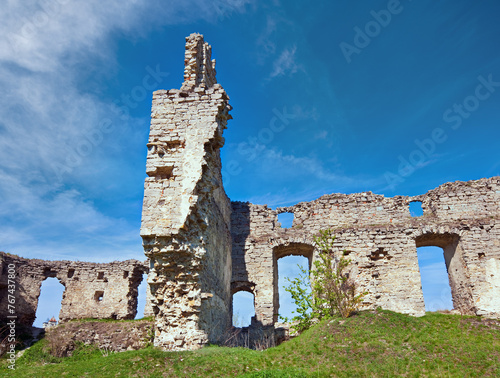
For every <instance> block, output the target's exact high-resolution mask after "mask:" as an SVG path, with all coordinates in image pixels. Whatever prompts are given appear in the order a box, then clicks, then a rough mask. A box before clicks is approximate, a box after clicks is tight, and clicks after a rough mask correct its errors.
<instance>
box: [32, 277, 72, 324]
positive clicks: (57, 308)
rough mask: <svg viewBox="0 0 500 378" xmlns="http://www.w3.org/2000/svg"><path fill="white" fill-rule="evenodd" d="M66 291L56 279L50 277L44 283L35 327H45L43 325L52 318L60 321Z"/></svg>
mask: <svg viewBox="0 0 500 378" xmlns="http://www.w3.org/2000/svg"><path fill="white" fill-rule="evenodd" d="M64 289H65V287H64V285H63V284H62V283H60V282H59V280H58V279H57V278H55V277H49V278H47V279H45V280H44V281H43V282H42V286H41V288H40V297H38V306H37V308H36V319H35V322H34V323H33V326H34V327H43V324H44V323H49V321H50V320H51V319H52V318H54V319H55V320H56V321H57V322H58V321H59V312H61V302H62V299H63V293H64Z"/></svg>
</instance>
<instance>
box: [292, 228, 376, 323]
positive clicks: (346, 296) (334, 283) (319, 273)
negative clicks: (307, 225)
mask: <svg viewBox="0 0 500 378" xmlns="http://www.w3.org/2000/svg"><path fill="white" fill-rule="evenodd" d="M314 241H315V244H316V248H317V250H318V255H317V256H318V258H317V260H316V261H315V262H314V267H313V269H312V271H311V272H309V271H308V270H307V269H304V268H302V267H301V266H299V269H300V270H301V273H300V275H299V277H298V278H295V279H293V280H291V279H289V278H287V280H288V282H290V285H289V286H288V287H285V290H286V291H288V292H289V293H290V295H291V296H292V299H293V301H294V302H295V305H296V307H297V309H296V313H297V315H296V316H295V317H293V318H292V321H294V322H296V324H294V325H293V326H292V328H294V329H295V330H296V331H298V332H302V331H304V330H305V329H308V328H309V327H310V326H311V325H312V324H313V322H314V321H317V320H321V319H324V318H330V317H335V316H341V317H343V318H347V317H349V316H351V315H353V314H354V313H355V312H356V311H357V310H358V309H359V306H360V304H361V301H362V299H363V297H364V295H365V294H366V293H361V294H357V293H356V285H355V283H354V281H353V280H352V278H350V277H349V272H348V267H349V263H350V262H351V260H349V259H347V258H346V257H345V256H344V254H342V256H339V257H337V258H336V257H335V256H334V253H333V243H334V241H335V236H334V235H333V231H332V230H320V231H319V235H318V236H315V237H314ZM344 253H345V251H344ZM309 287H310V288H311V290H308V288H309ZM284 320H285V321H288V319H286V318H285V319H284Z"/></svg>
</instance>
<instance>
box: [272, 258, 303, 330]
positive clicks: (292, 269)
mask: <svg viewBox="0 0 500 378" xmlns="http://www.w3.org/2000/svg"><path fill="white" fill-rule="evenodd" d="M299 266H300V267H302V269H304V270H306V272H309V259H308V258H307V257H304V256H286V257H282V258H280V259H278V289H279V292H278V294H279V310H278V313H279V315H280V321H281V320H282V319H283V318H288V320H291V319H292V318H293V317H294V316H296V315H297V314H296V313H294V312H295V311H296V310H297V306H296V305H295V302H294V301H293V299H292V296H291V294H290V293H289V292H288V291H286V290H285V287H289V286H290V281H289V280H287V278H289V279H290V280H293V279H295V278H299V276H300V275H302V276H303V275H304V274H303V273H302V272H301V268H299ZM307 274H308V273H306V276H307ZM307 289H308V292H309V293H310V292H311V287H310V286H309V285H308V286H307Z"/></svg>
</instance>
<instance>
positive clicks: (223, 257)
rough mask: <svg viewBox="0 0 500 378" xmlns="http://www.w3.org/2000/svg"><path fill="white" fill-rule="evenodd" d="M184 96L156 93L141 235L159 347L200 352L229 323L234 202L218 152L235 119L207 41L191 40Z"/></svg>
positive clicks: (195, 37) (173, 92) (198, 37)
mask: <svg viewBox="0 0 500 378" xmlns="http://www.w3.org/2000/svg"><path fill="white" fill-rule="evenodd" d="M185 64H186V67H185V71H184V84H183V85H182V88H181V90H176V89H173V90H169V91H164V90H162V91H156V92H155V93H154V94H153V104H152V110H151V131H150V135H149V142H148V156H147V165H146V173H147V174H148V178H146V182H145V186H144V204H143V213H142V225H141V236H142V238H143V244H144V250H145V254H146V256H148V258H149V259H150V261H151V271H150V274H149V277H148V282H149V285H150V289H151V298H152V305H153V310H154V313H155V316H156V335H155V345H157V346H160V347H162V348H164V349H170V350H183V349H196V348H199V347H201V346H202V345H204V344H206V343H207V342H217V341H219V338H220V337H221V335H222V334H223V333H224V331H225V330H226V329H227V327H228V326H230V324H231V311H230V308H231V293H230V280H231V244H232V241H231V234H230V201H229V199H228V198H227V196H226V194H225V192H224V188H223V186H222V176H221V162H220V153H219V150H220V148H221V147H222V146H223V145H224V138H223V137H222V133H223V131H224V129H225V128H226V123H227V120H228V119H230V118H231V117H230V116H229V114H228V112H229V110H230V109H231V108H230V106H229V104H228V100H229V98H228V96H227V95H226V93H225V91H224V89H223V88H222V87H221V86H220V85H219V84H217V82H216V79H215V67H214V66H215V61H213V60H211V49H210V46H209V45H208V44H207V43H205V42H204V41H203V36H201V35H199V34H192V35H190V36H189V37H188V38H187V39H186V53H185Z"/></svg>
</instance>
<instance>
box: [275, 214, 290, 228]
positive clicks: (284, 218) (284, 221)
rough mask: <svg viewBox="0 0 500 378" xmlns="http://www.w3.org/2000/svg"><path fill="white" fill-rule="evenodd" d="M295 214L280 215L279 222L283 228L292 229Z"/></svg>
mask: <svg viewBox="0 0 500 378" xmlns="http://www.w3.org/2000/svg"><path fill="white" fill-rule="evenodd" d="M293 216H294V215H293V213H281V214H278V222H279V223H280V224H281V228H290V227H292V224H293Z"/></svg>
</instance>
